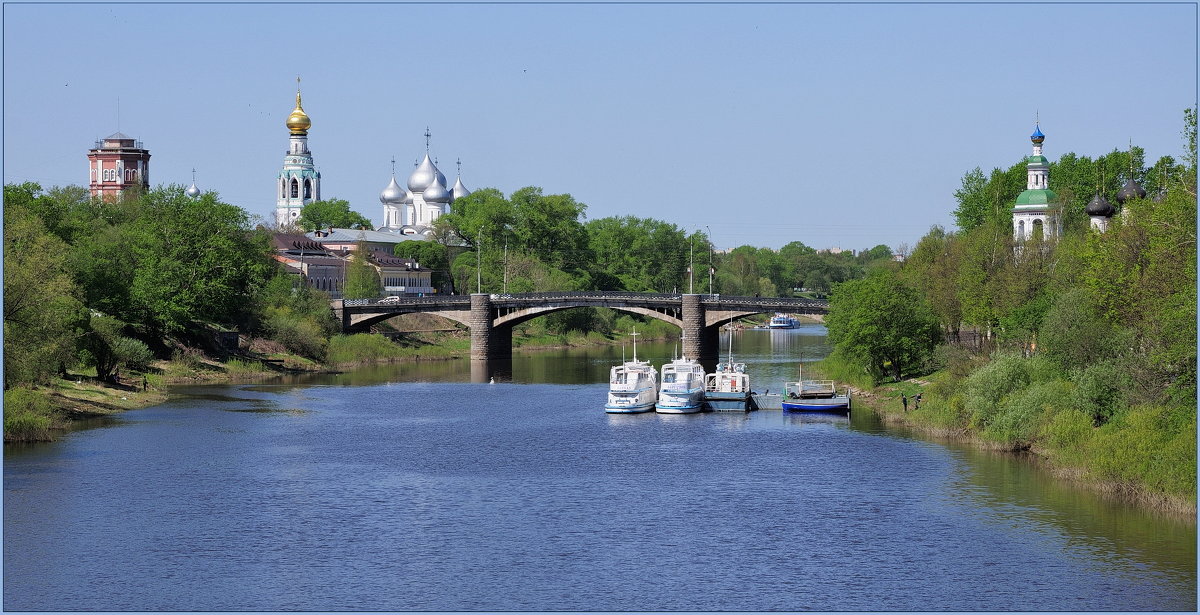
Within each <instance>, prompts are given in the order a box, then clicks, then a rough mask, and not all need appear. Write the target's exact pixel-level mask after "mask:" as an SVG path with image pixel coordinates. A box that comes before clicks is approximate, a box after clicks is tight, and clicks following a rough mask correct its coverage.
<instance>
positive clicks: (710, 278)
mask: <svg viewBox="0 0 1200 615" xmlns="http://www.w3.org/2000/svg"><path fill="white" fill-rule="evenodd" d="M704 230H705V231H707V236H706V237H705V240H707V242H708V294H710V295H711V294H712V288H713V266H712V253H713V250H712V229H710V228H708V225H707V224H705V225H704Z"/></svg>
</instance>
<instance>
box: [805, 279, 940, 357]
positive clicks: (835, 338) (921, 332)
mask: <svg viewBox="0 0 1200 615" xmlns="http://www.w3.org/2000/svg"><path fill="white" fill-rule="evenodd" d="M825 326H826V327H827V328H828V330H829V341H830V342H832V343H833V344H834V346H836V348H837V350H838V351H839V352H840V353H841V354H842V355H843V356H845V357H848V358H850V359H851V360H855V361H857V362H859V363H860V364H861V365H863V366H864V367H866V368H868V369H869V370H870V372H871V373H872V374H874V375H875V377H876V378H877V379H878V378H879V377H880V376H881V375H882V374H884V373H885V370H888V371H890V373H891V375H892V377H893V378H895V379H896V380H899V379H900V378H901V377H902V376H903V374H904V372H905V370H906V369H911V368H912V367H914V366H916V365H919V364H920V363H922V362H923V361H925V360H926V359H927V358H929V357H930V355H931V354H932V353H933V349H934V348H935V347H936V346H937V344H938V342H939V341H940V339H941V335H940V331H939V329H938V322H937V318H936V317H935V316H934V315H933V312H932V311H931V310H930V309H929V306H928V305H927V304H926V303H925V301H924V298H923V297H921V294H920V293H918V292H917V291H915V290H913V289H911V288H909V287H908V286H905V285H904V284H903V283H902V282H901V281H900V279H899V278H898V277H897V276H896V274H895V272H893V271H891V270H887V269H877V270H875V271H874V272H872V273H871V275H869V276H867V277H866V278H863V279H859V280H853V281H849V282H844V283H842V284H839V285H838V286H837V287H836V288H834V290H833V294H832V295H831V296H830V298H829V314H828V315H827V316H826V318H825Z"/></svg>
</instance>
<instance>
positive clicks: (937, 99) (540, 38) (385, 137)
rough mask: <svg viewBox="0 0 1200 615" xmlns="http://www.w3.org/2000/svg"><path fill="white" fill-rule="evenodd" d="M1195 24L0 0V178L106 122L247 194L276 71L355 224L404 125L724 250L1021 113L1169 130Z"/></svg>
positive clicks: (281, 100) (946, 207) (528, 178)
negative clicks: (1, 1) (0, 116)
mask: <svg viewBox="0 0 1200 615" xmlns="http://www.w3.org/2000/svg"><path fill="white" fill-rule="evenodd" d="M1196 40H1197V14H1196V7H1195V5H1189V4H1150V5H1147V4H1090V3H1088V4H1083V3H1081V4H1049V5H1047V4H1038V3H1031V4H853V5H845V4H786V5H762V4H759V5H739V4H721V5H711V4H709V5H700V4H652V5H651V4H621V5H595V4H591V5H570V4H556V5H513V4H479V5H475V4H461V5H455V4H441V5H428V4H357V5H351V6H346V5H340V4H207V3H199V4H105V3H95V4H5V5H4V181H5V182H20V181H37V182H39V183H41V184H42V185H43V186H54V185H67V184H85V183H86V181H87V161H86V156H87V149H88V148H89V147H91V145H92V143H93V141H94V140H95V139H96V138H99V137H104V136H107V135H109V134H111V133H113V132H115V131H117V130H118V128H119V129H120V130H121V131H122V132H124V133H126V134H129V135H132V136H134V137H137V138H139V139H141V140H142V141H143V142H144V143H145V146H146V147H147V148H148V149H150V152H151V155H152V159H151V166H150V170H151V171H150V172H151V182H152V183H153V184H159V183H178V184H183V185H187V184H189V183H190V182H191V169H192V168H193V167H195V169H196V178H197V183H198V185H199V186H200V187H201V188H202V189H205V190H216V191H217V192H219V193H220V195H221V197H222V198H223V199H224V200H226V201H228V202H231V203H234V204H236V205H239V206H241V207H243V208H245V209H246V210H247V211H249V212H250V213H252V214H255V215H259V216H263V217H265V218H269V217H270V215H271V212H272V211H273V209H274V186H275V184H274V180H275V177H276V174H277V173H278V171H279V169H280V167H281V165H282V163H283V157H284V151H285V149H286V147H287V141H288V134H287V130H286V128H285V127H284V121H285V119H286V117H287V115H288V114H289V113H290V112H291V110H292V106H293V102H294V94H295V78H296V76H297V75H300V76H301V77H302V79H303V86H302V87H303V96H304V108H305V111H306V112H307V113H308V114H309V116H310V117H311V118H312V122H313V126H312V129H311V130H310V132H309V146H310V148H311V150H312V151H313V155H314V158H315V160H316V164H317V166H318V168H319V170H320V171H321V173H322V182H323V183H322V195H323V196H324V197H326V198H329V197H338V198H344V199H347V200H348V201H350V202H351V206H352V208H353V209H355V210H356V211H359V212H360V213H362V214H364V215H366V216H367V217H369V218H371V219H372V220H373V221H374V222H375V223H376V224H379V223H381V221H382V217H383V212H382V206H381V205H380V203H379V200H378V198H379V192H380V191H381V190H382V189H383V188H384V186H386V185H387V183H388V180H389V178H390V173H391V162H390V161H391V159H392V157H393V156H394V157H395V159H396V174H397V177H398V179H399V181H400V182H401V183H402V184H403V183H404V181H405V180H406V179H407V177H408V174H409V173H410V172H411V170H412V165H413V163H414V162H415V160H416V159H417V158H419V157H420V156H421V155H422V154H423V153H424V151H425V139H424V137H423V136H422V133H424V131H425V128H426V126H428V127H429V128H430V130H431V132H432V135H433V138H432V144H431V153H432V154H433V155H434V156H435V157H437V158H438V160H439V166H440V168H441V169H442V172H443V173H444V174H445V175H446V176H447V177H448V178H450V181H451V182H453V180H454V177H455V174H456V171H455V164H454V161H455V160H456V159H458V158H461V159H462V163H463V166H462V176H463V182H464V183H465V184H466V185H467V186H468V187H469V188H471V189H477V188H481V187H495V188H499V189H500V190H501V191H503V192H504V193H506V194H508V193H511V192H512V191H513V190H515V189H517V188H520V187H522V186H528V185H536V186H541V187H542V188H543V189H544V190H545V191H546V192H547V193H562V192H566V193H570V194H572V195H573V196H574V197H575V198H576V199H578V200H580V201H582V202H583V203H586V204H587V206H588V209H587V216H588V218H603V217H607V216H624V215H633V216H640V217H652V218H657V219H661V220H666V221H668V222H671V223H673V224H676V225H678V226H680V227H683V228H685V229H689V230H692V229H699V230H704V229H705V227H708V228H710V229H711V231H712V237H713V240H714V243H715V244H716V245H717V247H718V248H723V249H727V248H733V247H736V246H739V245H745V244H749V245H755V246H759V247H771V248H779V247H781V246H782V245H784V244H786V243H788V242H790V241H796V240H799V241H803V242H804V243H806V244H808V245H810V246H813V247H817V248H823V247H835V246H836V247H842V248H848V249H863V248H868V247H871V246H874V245H877V244H886V245H888V246H891V247H893V248H896V247H899V246H900V245H901V244H908V245H913V244H915V243H916V242H917V240H918V239H919V238H920V237H921V236H922V235H924V234H925V232H926V231H927V230H928V229H929V227H930V226H931V225H934V224H940V225H943V226H946V227H951V226H953V218H952V216H951V212H952V211H953V209H954V207H955V203H954V198H953V192H954V190H955V189H956V188H957V187H958V186H959V183H960V180H961V178H962V175H963V174H964V173H965V172H966V171H968V170H970V169H971V168H973V167H975V166H980V167H983V169H984V170H985V171H987V170H989V169H990V168H992V167H995V166H1002V167H1007V166H1009V165H1011V164H1013V163H1015V162H1017V161H1019V160H1020V159H1021V157H1022V156H1024V155H1026V154H1028V152H1029V146H1030V144H1029V140H1028V135H1029V133H1030V132H1032V130H1033V123H1034V115H1035V113H1037V114H1040V118H1041V127H1042V130H1043V132H1045V134H1046V143H1045V154H1046V155H1047V156H1048V157H1050V158H1051V159H1057V158H1058V157H1059V156H1060V155H1061V154H1063V153H1065V152H1067V151H1074V152H1076V153H1078V154H1081V155H1089V156H1096V155H1099V154H1103V153H1105V152H1108V151H1112V150H1113V149H1124V148H1125V147H1126V146H1127V144H1128V142H1129V140H1130V139H1133V142H1134V144H1136V145H1139V146H1141V147H1144V148H1146V150H1147V154H1148V156H1149V158H1150V160H1155V159H1157V158H1158V157H1159V156H1162V155H1173V156H1176V157H1179V156H1180V154H1181V153H1182V150H1183V139H1182V137H1181V130H1182V125H1183V121H1182V116H1183V109H1184V108H1185V107H1187V106H1190V105H1192V104H1194V101H1195V98H1196V78H1197V66H1196V49H1197V45H1196ZM118 98H119V99H120V117H119V126H118V114H117V100H118ZM1053 181H1054V178H1053V177H1051V187H1053Z"/></svg>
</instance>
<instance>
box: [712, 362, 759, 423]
mask: <svg viewBox="0 0 1200 615" xmlns="http://www.w3.org/2000/svg"><path fill="white" fill-rule="evenodd" d="M750 393H751V391H750V375H749V374H747V373H746V364H745V363H732V362H727V363H721V364H719V365H717V371H715V372H713V373H711V374H708V375H706V376H705V377H704V401H705V403H707V404H708V407H709V409H711V410H724V411H734V412H746V411H748V410H755V409H756V406H755V405H754V399H753V398H752V397H751V395H750Z"/></svg>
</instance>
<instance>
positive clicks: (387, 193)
mask: <svg viewBox="0 0 1200 615" xmlns="http://www.w3.org/2000/svg"><path fill="white" fill-rule="evenodd" d="M406 197H408V193H407V192H405V191H404V188H401V187H400V184H398V183H396V176H395V175H393V176H392V181H391V183H389V184H388V185H387V188H384V189H383V192H380V193H379V201H380V202H381V203H383V204H384V205H399V204H401V203H403V202H404V199H405V198H406Z"/></svg>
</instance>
